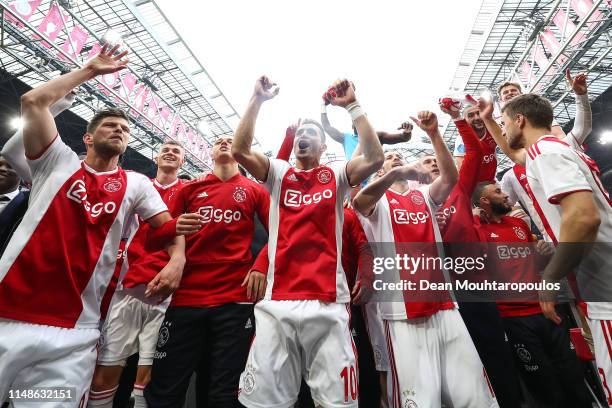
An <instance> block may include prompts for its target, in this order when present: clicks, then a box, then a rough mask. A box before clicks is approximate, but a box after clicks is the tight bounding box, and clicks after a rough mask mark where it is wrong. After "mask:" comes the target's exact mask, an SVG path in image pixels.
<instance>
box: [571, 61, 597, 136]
mask: <svg viewBox="0 0 612 408" xmlns="http://www.w3.org/2000/svg"><path fill="white" fill-rule="evenodd" d="M565 77H566V79H567V81H568V83H569V84H570V86H571V87H572V89H573V90H574V95H575V96H576V117H575V118H574V127H573V128H572V130H571V131H570V135H571V136H572V137H573V138H574V139H575V142H576V143H577V144H578V145H579V146H581V145H582V144H583V143H584V140H585V139H586V137H587V136H588V135H589V134H590V133H591V130H592V128H593V114H592V112H591V104H590V103H589V95H588V89H587V76H586V74H578V75H576V77H575V78H572V74H571V73H570V71H569V69H568V70H566V71H565Z"/></svg>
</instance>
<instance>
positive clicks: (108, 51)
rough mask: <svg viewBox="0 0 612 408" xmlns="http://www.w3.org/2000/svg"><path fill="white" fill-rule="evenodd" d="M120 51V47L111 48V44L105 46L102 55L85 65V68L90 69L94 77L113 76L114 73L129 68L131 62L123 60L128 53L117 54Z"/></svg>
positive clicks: (101, 51)
mask: <svg viewBox="0 0 612 408" xmlns="http://www.w3.org/2000/svg"><path fill="white" fill-rule="evenodd" d="M118 50H119V45H115V46H114V47H111V46H110V45H109V44H104V46H103V47H102V49H101V50H100V53H99V54H98V55H96V56H95V57H94V58H93V59H92V60H90V61H89V62H88V63H87V64H85V67H84V68H85V69H90V70H91V71H92V74H93V76H98V75H104V74H112V73H113V72H117V71H121V70H122V69H125V68H127V64H128V62H129V60H128V59H123V57H125V56H126V55H127V53H128V52H127V50H125V51H123V52H120V53H118V54H117V52H118ZM115 54H116V55H115Z"/></svg>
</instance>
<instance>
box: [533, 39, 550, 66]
mask: <svg viewBox="0 0 612 408" xmlns="http://www.w3.org/2000/svg"><path fill="white" fill-rule="evenodd" d="M533 59H534V61H535V62H536V64H537V65H538V68H540V69H541V70H544V69H546V67H547V66H548V57H546V54H545V53H544V50H543V49H542V47H540V46H539V45H537V44H536V46H535V47H534V52H533Z"/></svg>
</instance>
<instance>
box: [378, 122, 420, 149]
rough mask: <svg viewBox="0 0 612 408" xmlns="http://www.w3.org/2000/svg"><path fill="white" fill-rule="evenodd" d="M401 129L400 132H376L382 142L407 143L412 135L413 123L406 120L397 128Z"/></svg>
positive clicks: (390, 143)
mask: <svg viewBox="0 0 612 408" xmlns="http://www.w3.org/2000/svg"><path fill="white" fill-rule="evenodd" d="M397 130H401V132H399V133H388V132H376V135H377V136H378V140H379V141H380V144H389V145H392V144H397V143H405V142H408V141H409V140H410V138H411V137H412V123H410V122H404V123H402V124H401V125H400V127H398V128H397Z"/></svg>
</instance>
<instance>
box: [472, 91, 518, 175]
mask: <svg viewBox="0 0 612 408" xmlns="http://www.w3.org/2000/svg"><path fill="white" fill-rule="evenodd" d="M478 108H479V110H480V119H482V121H483V122H484V124H485V126H486V127H487V130H488V131H489V133H490V134H491V136H493V139H495V143H497V145H498V146H499V148H500V149H501V150H502V152H504V154H505V155H506V156H508V158H509V159H510V160H512V161H513V162H514V163H517V164H520V165H521V166H524V165H525V156H526V154H527V153H526V152H525V149H523V148H520V149H513V148H511V147H510V145H509V144H508V141H507V140H506V138H505V137H504V135H503V132H502V129H501V127H499V125H498V124H497V122H496V121H495V119H493V101H492V100H491V99H488V98H480V99H479V100H478Z"/></svg>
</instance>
